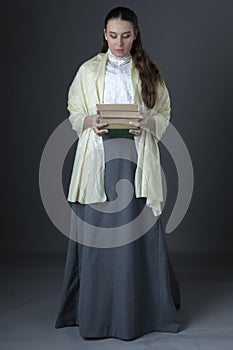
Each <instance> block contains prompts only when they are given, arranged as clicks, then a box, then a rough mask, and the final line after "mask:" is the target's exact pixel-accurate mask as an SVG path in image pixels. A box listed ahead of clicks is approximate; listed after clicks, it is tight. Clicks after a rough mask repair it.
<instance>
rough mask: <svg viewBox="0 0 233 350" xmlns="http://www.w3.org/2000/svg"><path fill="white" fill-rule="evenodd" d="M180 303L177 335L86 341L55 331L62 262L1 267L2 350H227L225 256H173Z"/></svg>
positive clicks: (230, 307)
mask: <svg viewBox="0 0 233 350" xmlns="http://www.w3.org/2000/svg"><path fill="white" fill-rule="evenodd" d="M172 261H173V265H174V268H175V271H176V273H177V277H178V279H179V283H180V288H181V297H182V309H181V311H180V312H181V317H182V330H181V331H180V332H179V333H167V332H151V333H147V334H145V335H143V336H141V337H139V338H137V339H134V340H130V341H124V340H119V339H115V338H107V339H98V340H93V339H92V340H85V339H83V338H82V337H81V336H80V335H79V330H78V327H67V328H60V329H55V328H54V323H55V318H56V314H57V309H58V303H59V296H60V291H61V286H62V279H63V271H64V262H65V256H62V257H58V256H54V257H45V256H41V257H40V256H37V257H35V256H31V257H30V256H27V257H25V256H24V257H18V258H17V259H16V260H13V259H11V260H9V259H8V260H7V259H5V260H4V259H3V260H2V261H1V269H0V274H1V292H0V293H1V298H0V309H1V312H0V348H1V350H13V349H14V350H16V349H17V350H21V349H22V350H42V349H43V350H47V349H48V350H53V349H54V350H55V349H56V350H73V349H75V350H77V349H81V350H89V349H93V350H98V349H99V350H105V349H106V350H113V349H114V350H119V349H123V350H125V349H127V350H128V349H134V350H144V349H159V350H220V349H221V350H232V349H233V272H232V261H231V259H228V258H226V257H224V256H217V255H216V256H211V257H206V256H204V257H203V256H192V257H190V256H188V257H187V256H177V257H173V256H172Z"/></svg>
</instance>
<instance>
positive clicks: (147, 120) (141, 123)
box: [129, 114, 155, 136]
mask: <svg viewBox="0 0 233 350" xmlns="http://www.w3.org/2000/svg"><path fill="white" fill-rule="evenodd" d="M129 124H130V125H134V126H138V127H139V129H138V130H137V129H130V130H129V132H130V133H131V134H133V135H135V136H140V135H141V133H142V130H147V131H149V132H151V133H153V134H154V130H155V120H154V118H153V117H152V116H149V115H145V114H140V116H139V118H138V122H129Z"/></svg>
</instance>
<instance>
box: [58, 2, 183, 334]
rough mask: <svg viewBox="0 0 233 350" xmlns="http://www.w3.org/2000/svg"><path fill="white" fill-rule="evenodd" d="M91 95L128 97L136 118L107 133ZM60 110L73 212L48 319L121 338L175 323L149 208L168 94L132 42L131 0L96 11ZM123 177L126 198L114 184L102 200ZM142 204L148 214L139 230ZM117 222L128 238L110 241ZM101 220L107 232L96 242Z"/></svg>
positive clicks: (159, 231)
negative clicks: (67, 126)
mask: <svg viewBox="0 0 233 350" xmlns="http://www.w3.org/2000/svg"><path fill="white" fill-rule="evenodd" d="M99 103H135V104H138V106H139V108H140V112H141V114H140V118H139V121H138V122H136V123H132V129H130V130H129V134H128V135H126V136H125V137H124V136H122V137H115V138H114V140H113V139H112V137H111V136H109V135H108V131H107V128H106V127H107V125H106V123H99V122H98V121H99V115H98V114H97V109H96V104H99ZM68 110H69V112H70V116H69V120H70V122H71V124H72V128H73V129H74V130H75V131H76V132H77V135H78V137H79V140H78V145H77V150H76V156H75V160H74V165H73V171H72V176H71V181H70V187H69V194H68V201H69V202H70V205H71V208H72V211H73V213H75V217H76V218H80V219H81V220H73V221H72V222H71V233H70V237H71V238H72V239H69V244H68V250H67V258H66V265H65V274H64V282H63V289H62V293H61V303H60V308H59V312H58V316H57V319H56V325H55V327H56V328H61V327H66V326H79V332H80V335H81V336H82V337H83V338H104V337H115V338H120V339H124V340H129V339H134V338H136V337H139V336H141V335H142V334H145V333H148V332H152V331H166V332H178V331H179V329H180V320H179V315H178V312H177V310H178V309H179V308H180V290H179V285H178V281H177V278H176V275H175V273H174V270H173V267H172V264H171V262H170V258H169V255H168V250H167V246H166V240H165V237H164V230H163V227H162V223H161V220H160V217H159V215H160V214H161V202H162V200H163V197H162V182H161V171H160V158H159V148H158V141H159V140H160V138H161V136H162V134H163V133H164V131H165V130H166V127H167V125H168V123H169V118H170V99H169V94H168V90H167V88H166V84H165V82H164V80H163V78H162V76H161V74H160V72H159V70H158V68H157V66H156V65H155V64H154V63H153V62H152V61H151V60H150V58H149V57H148V55H147V53H146V52H145V50H144V49H143V47H142V43H141V38H140V30H139V26H138V21H137V17H136V15H135V13H134V12H133V11H132V10H131V9H128V8H125V7H117V8H114V9H112V10H111V11H110V12H109V13H108V15H107V16H106V19H105V25H104V33H103V45H102V50H101V53H99V54H98V55H96V56H94V57H93V58H91V59H89V60H88V61H86V62H84V63H83V64H82V65H81V67H80V68H79V70H78V72H77V74H76V76H75V78H74V80H73V82H72V84H71V86H70V89H69V94H68ZM135 126H137V127H138V129H135V128H134V127H135ZM122 145H123V151H122ZM113 154H114V157H113ZM116 154H117V156H115V155H116ZM106 159H109V161H108V162H106ZM124 179H127V180H129V181H130V182H131V183H132V184H134V192H133V194H132V193H131V195H132V198H131V201H130V202H129V203H126V205H125V206H123V205H122V203H123V202H124V200H125V198H126V197H127V196H128V194H129V192H127V190H126V192H125V191H123V197H124V198H123V197H121V199H122V198H123V199H124V200H123V199H122V202H121V203H120V210H118V211H116V210H111V208H112V207H111V205H112V203H115V202H116V198H117V195H116V192H117V189H116V188H117V182H119V181H120V180H124ZM121 195H122V192H121ZM119 197H120V196H119ZM118 199H119V198H118ZM118 202H119V201H118ZM118 204H119V203H118ZM145 208H146V209H147V210H149V211H150V213H151V214H150V215H151V216H153V218H155V217H156V220H155V222H154V223H153V225H152V226H151V227H149V228H148V229H147V231H145V227H147V224H148V217H149V216H148V215H147V214H145ZM138 217H140V221H139V220H137V219H138ZM132 222H134V223H136V224H134V225H132V224H131V223H132ZM83 223H87V225H86V224H83ZM129 223H130V224H129ZM122 227H127V232H126V231H125V233H127V235H128V237H129V239H128V241H125V243H121V244H119V237H121V239H122V237H123V238H124V239H126V235H124V236H118V233H119V232H120V231H121V228H122ZM93 228H94V229H93ZM103 228H104V229H105V232H107V234H105V236H104V239H102V241H101V244H99V245H98V244H97V238H99V237H103V236H101V234H102V229H103ZM92 230H94V231H92ZM140 230H141V233H140V234H138V231H140ZM90 231H92V234H90ZM143 231H145V232H143ZM77 232H78V233H77ZM93 232H94V235H93ZM112 233H114V235H113V238H111V240H109V237H110V236H111V234H112ZM81 237H82V239H81ZM88 237H91V240H90V239H89V241H88ZM90 242H91V243H90ZM106 242H107V244H106V245H105V243H106ZM121 242H122V241H121Z"/></svg>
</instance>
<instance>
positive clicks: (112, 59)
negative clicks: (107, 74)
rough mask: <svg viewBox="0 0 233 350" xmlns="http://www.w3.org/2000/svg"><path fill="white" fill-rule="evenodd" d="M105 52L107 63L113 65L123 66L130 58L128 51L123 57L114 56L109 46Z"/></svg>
mask: <svg viewBox="0 0 233 350" xmlns="http://www.w3.org/2000/svg"><path fill="white" fill-rule="evenodd" d="M107 54H108V61H109V63H110V64H112V65H113V66H114V67H121V66H124V65H125V64H127V63H129V61H130V58H131V54H130V52H129V53H128V54H127V55H125V56H123V57H118V56H115V55H114V54H113V53H112V51H111V50H110V49H109V48H108V51H107Z"/></svg>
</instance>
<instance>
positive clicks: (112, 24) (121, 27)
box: [104, 19, 136, 57]
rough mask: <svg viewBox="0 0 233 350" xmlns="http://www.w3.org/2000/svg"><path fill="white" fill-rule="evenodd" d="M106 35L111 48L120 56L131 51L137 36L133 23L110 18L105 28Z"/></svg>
mask: <svg viewBox="0 0 233 350" xmlns="http://www.w3.org/2000/svg"><path fill="white" fill-rule="evenodd" d="M104 35H105V39H106V40H107V42H108V47H109V49H110V50H111V52H112V53H113V54H114V55H115V56H118V57H123V56H125V55H127V54H128V53H129V52H130V50H131V48H132V45H133V41H134V39H135V38H136V35H135V33H134V29H133V25H132V23H131V22H129V21H124V20H121V19H110V20H109V21H108V23H107V27H106V29H104Z"/></svg>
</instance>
